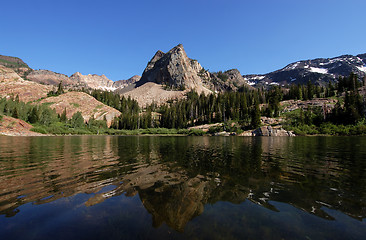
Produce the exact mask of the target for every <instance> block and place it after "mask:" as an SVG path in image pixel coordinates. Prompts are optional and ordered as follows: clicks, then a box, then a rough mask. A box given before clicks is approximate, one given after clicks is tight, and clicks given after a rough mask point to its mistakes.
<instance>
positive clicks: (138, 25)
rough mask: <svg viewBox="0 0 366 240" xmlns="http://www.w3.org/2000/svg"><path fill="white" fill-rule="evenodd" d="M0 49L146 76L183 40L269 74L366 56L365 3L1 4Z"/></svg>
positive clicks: (224, 66) (123, 75)
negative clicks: (316, 61) (160, 54)
mask: <svg viewBox="0 0 366 240" xmlns="http://www.w3.org/2000/svg"><path fill="white" fill-rule="evenodd" d="M0 7H1V14H0V23H1V32H0V54H2V55H10V56H17V57H20V58H22V59H23V60H24V61H25V62H27V63H28V64H29V65H30V67H32V68H34V69H48V70H52V71H55V72H59V73H64V74H67V75H71V74H73V73H74V72H77V71H79V72H81V73H82V74H89V73H90V74H105V75H106V76H107V77H108V78H110V79H112V80H114V81H116V80H120V79H128V78H129V77H131V76H133V75H135V74H138V75H141V74H142V72H143V70H144V68H145V67H146V64H147V62H148V61H149V60H150V59H151V57H152V56H153V55H154V53H155V52H156V51H157V50H162V51H164V52H166V51H169V49H171V48H172V47H174V46H176V45H178V44H179V43H182V44H183V45H184V48H185V50H186V52H187V54H188V56H189V57H190V58H194V59H197V60H198V61H199V62H200V63H201V65H202V66H203V67H205V68H206V69H209V70H210V71H219V70H228V69H232V68H237V69H239V71H240V72H241V73H242V74H251V73H267V72H271V71H274V70H277V69H279V68H282V67H284V66H285V65H287V64H288V63H291V62H294V61H297V60H304V59H312V58H317V57H335V56H339V55H342V54H360V53H366V30H365V29H366V24H365V23H366V20H365V9H366V1H365V0H347V1H345V0H344V1H343V0H339V1H338V0H332V1H331V0H317V1H314V0H303V1H297V0H292V1H289V0H266V1H264V0H258V1H253V0H250V1H245V0H243V1H234V0H225V1H216V0H211V1H209V0H195V1H191V0H181V1H174V0H170V1H159V0H154V1H138V0H135V1H122V0H120V1H115V0H113V1H112V0H103V1H92V0H89V1H84V0H80V1H78V0H73V1H69V0H63V1H58V0H52V1H50V0H47V1H39V0H32V1H29V0H27V1H24V0H17V1H3V2H2V3H1V6H0Z"/></svg>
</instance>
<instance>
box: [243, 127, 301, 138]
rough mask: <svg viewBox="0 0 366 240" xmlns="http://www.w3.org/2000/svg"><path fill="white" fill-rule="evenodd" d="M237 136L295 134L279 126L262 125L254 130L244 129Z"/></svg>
mask: <svg viewBox="0 0 366 240" xmlns="http://www.w3.org/2000/svg"><path fill="white" fill-rule="evenodd" d="M239 136H249V137H250V136H260V137H293V136H295V134H294V133H293V132H291V131H287V130H285V129H283V128H281V127H271V126H262V127H260V128H257V129H255V130H251V131H245V132H243V133H241V134H239Z"/></svg>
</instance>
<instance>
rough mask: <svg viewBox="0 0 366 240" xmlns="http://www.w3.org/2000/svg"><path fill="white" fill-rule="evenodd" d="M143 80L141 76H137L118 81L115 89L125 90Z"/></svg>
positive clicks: (115, 83) (114, 85)
mask: <svg viewBox="0 0 366 240" xmlns="http://www.w3.org/2000/svg"><path fill="white" fill-rule="evenodd" d="M140 79H141V76H139V75H135V76H133V77H131V78H129V79H127V80H118V81H115V82H114V83H113V87H114V88H125V87H127V86H129V85H131V84H134V83H136V82H138V81H139V80H140Z"/></svg>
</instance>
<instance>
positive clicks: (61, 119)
mask: <svg viewBox="0 0 366 240" xmlns="http://www.w3.org/2000/svg"><path fill="white" fill-rule="evenodd" d="M60 121H61V122H64V123H66V122H67V116H66V108H65V109H64V111H63V112H62V114H61V116H60Z"/></svg>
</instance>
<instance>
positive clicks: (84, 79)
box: [70, 72, 114, 90]
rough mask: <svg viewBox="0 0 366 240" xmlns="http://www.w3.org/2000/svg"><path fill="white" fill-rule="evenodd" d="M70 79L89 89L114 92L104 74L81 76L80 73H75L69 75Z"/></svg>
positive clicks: (111, 82) (110, 81)
mask: <svg viewBox="0 0 366 240" xmlns="http://www.w3.org/2000/svg"><path fill="white" fill-rule="evenodd" d="M70 79H71V80H72V81H74V82H77V83H80V84H85V85H86V86H88V87H89V88H93V89H103V90H114V88H113V83H114V82H113V81H112V80H110V79H108V78H107V77H106V76H105V75H104V74H103V75H97V74H88V75H83V74H81V73H80V72H76V73H74V74H73V75H71V77H70Z"/></svg>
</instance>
